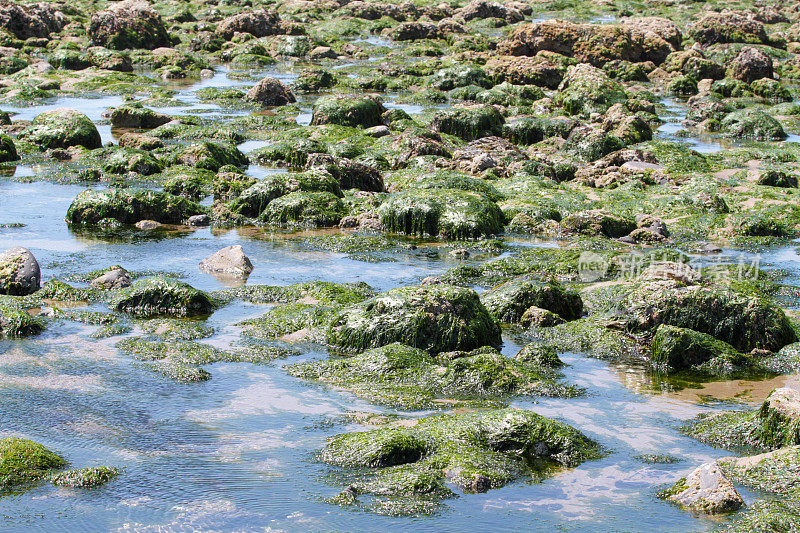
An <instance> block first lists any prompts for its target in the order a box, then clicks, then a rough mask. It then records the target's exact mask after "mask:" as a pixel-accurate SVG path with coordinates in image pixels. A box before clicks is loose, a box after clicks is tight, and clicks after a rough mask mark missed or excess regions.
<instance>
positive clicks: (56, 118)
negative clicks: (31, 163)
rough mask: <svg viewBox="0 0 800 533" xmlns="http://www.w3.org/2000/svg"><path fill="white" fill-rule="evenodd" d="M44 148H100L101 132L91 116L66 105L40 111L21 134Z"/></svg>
mask: <svg viewBox="0 0 800 533" xmlns="http://www.w3.org/2000/svg"><path fill="white" fill-rule="evenodd" d="M20 136H21V137H22V138H23V139H25V140H26V141H29V142H31V143H33V144H36V145H38V146H39V147H41V148H43V149H51V148H69V147H70V146H83V147H85V148H90V149H92V148H100V146H101V144H102V142H101V140H100V133H99V132H98V131H97V128H96V127H95V125H94V123H93V122H92V121H91V120H89V117H87V116H86V115H84V114H83V113H81V112H80V111H76V110H75V109H69V108H66V107H60V108H58V109H54V110H52V111H44V112H43V113H39V115H37V116H36V118H35V119H33V122H31V125H30V128H28V129H27V130H25V131H24V132H22V134H21V135H20Z"/></svg>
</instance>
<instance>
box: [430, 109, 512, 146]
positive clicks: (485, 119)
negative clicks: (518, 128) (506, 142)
mask: <svg viewBox="0 0 800 533" xmlns="http://www.w3.org/2000/svg"><path fill="white" fill-rule="evenodd" d="M504 122H505V119H504V118H503V115H502V113H500V111H498V110H497V108H495V107H494V106H491V105H484V104H480V105H469V106H463V107H454V108H452V109H448V110H445V111H439V112H437V113H436V114H435V115H434V116H433V120H432V121H431V129H432V130H433V131H436V132H439V133H446V134H448V135H455V136H456V137H460V138H461V139H463V140H465V141H474V140H475V139H480V138H482V137H489V136H492V135H498V136H499V135H501V134H502V128H503V123H504Z"/></svg>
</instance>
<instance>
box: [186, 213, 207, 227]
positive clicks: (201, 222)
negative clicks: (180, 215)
mask: <svg viewBox="0 0 800 533" xmlns="http://www.w3.org/2000/svg"><path fill="white" fill-rule="evenodd" d="M186 224H187V225H189V226H195V227H204V226H209V225H211V217H209V216H208V215H192V216H190V217H189V218H187V219H186Z"/></svg>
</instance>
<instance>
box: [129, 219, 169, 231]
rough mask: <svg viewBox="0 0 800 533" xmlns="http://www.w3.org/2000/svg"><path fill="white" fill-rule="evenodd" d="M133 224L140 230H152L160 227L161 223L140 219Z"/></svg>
mask: <svg viewBox="0 0 800 533" xmlns="http://www.w3.org/2000/svg"><path fill="white" fill-rule="evenodd" d="M134 226H136V228H137V229H140V230H142V231H152V230H154V229H159V228H161V227H162V226H163V224H162V223H161V222H156V221H155V220H140V221H139V222H137V223H136V224H134Z"/></svg>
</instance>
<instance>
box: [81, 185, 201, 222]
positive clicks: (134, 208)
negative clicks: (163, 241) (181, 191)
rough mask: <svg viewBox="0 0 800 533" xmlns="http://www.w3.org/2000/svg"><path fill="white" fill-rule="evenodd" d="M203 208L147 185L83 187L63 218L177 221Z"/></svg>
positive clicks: (88, 220)
mask: <svg viewBox="0 0 800 533" xmlns="http://www.w3.org/2000/svg"><path fill="white" fill-rule="evenodd" d="M203 211H204V208H203V207H201V206H200V205H198V204H196V203H195V202H192V201H191V200H187V199H186V198H183V197H180V196H173V195H171V194H167V193H163V192H157V191H151V190H148V189H107V190H102V191H98V190H95V189H87V190H85V191H83V192H82V193H80V194H79V195H78V196H77V197H76V198H75V200H73V201H72V204H70V206H69V209H68V210H67V217H66V218H67V222H70V223H72V224H97V223H98V222H100V221H101V220H104V219H115V220H117V221H119V222H121V223H123V224H135V223H136V222H138V221H140V220H155V221H156V222H161V223H162V224H180V223H182V222H183V221H184V220H186V219H187V218H189V217H190V216H192V215H196V214H198V213H202V212H203Z"/></svg>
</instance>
